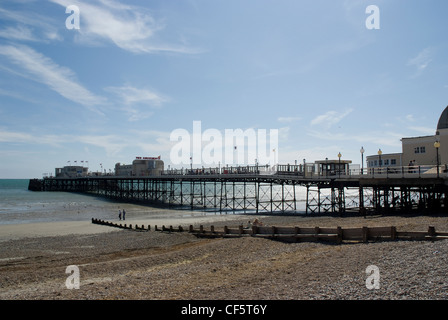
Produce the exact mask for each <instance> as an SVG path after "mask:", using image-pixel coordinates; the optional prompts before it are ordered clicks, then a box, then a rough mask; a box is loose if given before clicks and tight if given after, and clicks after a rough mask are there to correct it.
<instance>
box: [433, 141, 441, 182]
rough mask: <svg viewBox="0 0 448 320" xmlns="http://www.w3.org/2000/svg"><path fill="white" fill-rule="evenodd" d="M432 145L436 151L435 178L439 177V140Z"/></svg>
mask: <svg viewBox="0 0 448 320" xmlns="http://www.w3.org/2000/svg"><path fill="white" fill-rule="evenodd" d="M434 147H435V148H436V152H437V178H439V148H440V142H439V141H436V142H434Z"/></svg>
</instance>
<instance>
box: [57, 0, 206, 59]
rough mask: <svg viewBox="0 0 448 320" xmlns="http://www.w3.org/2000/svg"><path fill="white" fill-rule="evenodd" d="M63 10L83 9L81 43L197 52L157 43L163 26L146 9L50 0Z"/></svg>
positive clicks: (139, 50) (101, 0) (135, 49)
mask: <svg viewBox="0 0 448 320" xmlns="http://www.w3.org/2000/svg"><path fill="white" fill-rule="evenodd" d="M51 1H52V2H54V3H56V4H59V5H61V6H63V7H67V6H69V5H77V6H78V7H79V10H80V29H79V30H78V31H79V34H78V37H77V38H78V40H79V41H82V42H85V43H95V42H96V43H97V42H98V40H104V41H108V42H112V43H114V44H115V45H116V46H118V47H119V48H121V49H124V50H127V51H130V52H133V53H155V52H177V53H197V52H198V51H197V50H194V49H192V48H188V47H186V46H184V45H172V44H167V43H165V42H160V41H158V40H157V37H156V35H157V33H159V32H160V31H161V30H162V29H164V25H162V24H161V23H160V22H158V21H156V20H155V19H154V18H153V17H152V15H151V14H150V13H149V12H148V10H147V9H145V8H142V7H137V6H131V5H127V4H122V3H120V2H117V1H111V0H99V1H88V2H87V1H74V0H51Z"/></svg>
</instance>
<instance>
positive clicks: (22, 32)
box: [0, 25, 37, 41]
mask: <svg viewBox="0 0 448 320" xmlns="http://www.w3.org/2000/svg"><path fill="white" fill-rule="evenodd" d="M0 37H1V38H8V39H10V40H26V41H36V40H37V39H36V37H35V36H34V35H33V33H32V31H31V29H30V28H28V27H26V26H23V25H19V26H17V27H6V28H5V29H2V30H0Z"/></svg>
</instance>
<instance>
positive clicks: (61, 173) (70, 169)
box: [55, 166, 89, 178]
mask: <svg viewBox="0 0 448 320" xmlns="http://www.w3.org/2000/svg"><path fill="white" fill-rule="evenodd" d="M88 172H89V168H86V167H82V166H65V167H63V168H56V169H55V177H56V178H76V177H86V176H87V175H88Z"/></svg>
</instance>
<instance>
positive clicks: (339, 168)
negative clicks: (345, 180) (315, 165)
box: [338, 152, 342, 178]
mask: <svg viewBox="0 0 448 320" xmlns="http://www.w3.org/2000/svg"><path fill="white" fill-rule="evenodd" d="M341 157H342V154H341V153H340V152H339V153H338V158H339V165H338V171H339V178H340V177H341Z"/></svg>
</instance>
